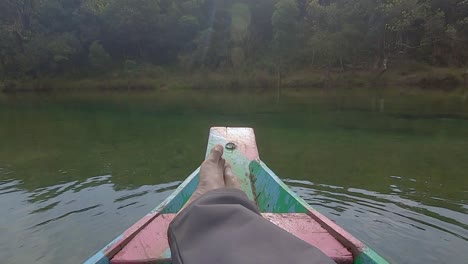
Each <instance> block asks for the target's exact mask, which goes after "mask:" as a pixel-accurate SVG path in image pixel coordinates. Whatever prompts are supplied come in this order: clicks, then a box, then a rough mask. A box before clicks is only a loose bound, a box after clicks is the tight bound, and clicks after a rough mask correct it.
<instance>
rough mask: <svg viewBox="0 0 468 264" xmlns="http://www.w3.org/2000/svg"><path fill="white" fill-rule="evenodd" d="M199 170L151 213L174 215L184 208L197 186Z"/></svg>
mask: <svg viewBox="0 0 468 264" xmlns="http://www.w3.org/2000/svg"><path fill="white" fill-rule="evenodd" d="M199 172H200V168H198V169H196V170H195V171H194V172H193V173H192V174H190V176H188V177H187V179H186V180H185V181H184V182H182V183H181V184H180V185H179V187H177V189H176V190H175V191H174V192H173V193H172V194H171V195H170V196H169V197H167V198H166V200H164V202H162V203H161V204H160V205H159V206H158V207H156V208H155V209H154V210H153V212H155V211H161V213H162V214H175V213H177V212H179V210H180V209H181V208H182V207H183V206H184V204H185V203H186V202H187V201H188V199H189V198H190V196H192V193H193V192H194V191H195V189H196V188H197V185H198V177H199V175H198V174H199Z"/></svg>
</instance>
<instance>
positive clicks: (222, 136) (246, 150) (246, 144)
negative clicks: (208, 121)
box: [206, 127, 258, 200]
mask: <svg viewBox="0 0 468 264" xmlns="http://www.w3.org/2000/svg"><path fill="white" fill-rule="evenodd" d="M228 143H231V144H234V146H235V148H234V149H229V148H226V144H228ZM216 144H221V145H222V146H224V147H225V148H224V154H223V158H224V159H225V160H227V161H228V162H229V163H230V164H231V165H232V171H233V173H234V175H236V176H237V177H238V178H239V180H240V183H241V188H242V190H243V191H244V192H245V193H246V194H247V197H249V198H250V199H251V200H254V193H253V190H252V182H251V179H250V170H249V164H250V161H252V160H255V159H258V150H257V143H256V141H255V133H254V130H253V129H252V128H242V127H212V128H211V129H210V137H209V139H208V147H207V149H206V155H208V154H209V152H210V150H211V148H212V147H214V146H215V145H216Z"/></svg>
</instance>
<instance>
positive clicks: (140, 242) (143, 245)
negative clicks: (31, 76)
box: [110, 214, 176, 264]
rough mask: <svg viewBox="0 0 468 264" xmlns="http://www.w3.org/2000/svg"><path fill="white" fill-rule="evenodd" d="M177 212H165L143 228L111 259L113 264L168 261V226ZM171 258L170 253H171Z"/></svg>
mask: <svg viewBox="0 0 468 264" xmlns="http://www.w3.org/2000/svg"><path fill="white" fill-rule="evenodd" d="M175 216H176V214H163V215H160V216H158V217H156V218H155V219H154V220H153V221H152V222H151V223H150V224H148V225H147V226H146V227H145V228H144V229H143V230H141V231H140V232H139V233H138V234H137V235H136V236H135V237H134V238H133V239H132V241H130V242H129V243H128V244H127V245H126V246H125V247H124V248H122V250H120V251H119V252H118V253H117V254H116V255H115V256H114V257H113V258H112V259H111V261H110V263H111V264H129V263H143V262H152V263H161V262H165V261H168V260H169V259H168V257H167V254H166V256H165V253H166V251H167V249H168V247H169V244H168V242H167V228H168V227H169V224H170V223H171V221H172V220H173V219H174V218H175ZM169 258H170V255H169Z"/></svg>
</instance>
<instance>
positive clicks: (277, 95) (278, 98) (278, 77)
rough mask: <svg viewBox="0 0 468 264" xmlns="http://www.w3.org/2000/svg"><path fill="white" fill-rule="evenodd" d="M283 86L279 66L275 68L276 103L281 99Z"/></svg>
mask: <svg viewBox="0 0 468 264" xmlns="http://www.w3.org/2000/svg"><path fill="white" fill-rule="evenodd" d="M282 86H283V76H282V72H281V66H279V67H278V68H277V91H276V103H277V104H279V103H280V101H281V93H282V91H281V90H282V88H283V87H282Z"/></svg>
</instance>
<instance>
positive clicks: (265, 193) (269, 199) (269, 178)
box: [249, 161, 308, 213]
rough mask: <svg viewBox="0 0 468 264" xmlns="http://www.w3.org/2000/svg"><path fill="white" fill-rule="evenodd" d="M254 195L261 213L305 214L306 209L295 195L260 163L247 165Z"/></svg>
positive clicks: (305, 204)
mask: <svg viewBox="0 0 468 264" xmlns="http://www.w3.org/2000/svg"><path fill="white" fill-rule="evenodd" d="M249 169H250V173H251V174H252V180H253V185H254V189H255V194H256V197H255V198H256V202H257V205H258V208H259V210H260V211H261V212H268V213H305V212H306V211H307V210H306V208H307V207H308V205H307V203H306V202H305V201H304V200H302V198H300V197H299V196H298V195H297V194H296V193H294V192H293V191H291V189H289V188H288V186H286V184H284V182H283V181H281V180H280V178H278V176H276V174H275V173H274V172H273V171H272V170H270V169H269V168H268V167H267V166H266V165H265V163H263V162H261V161H252V162H251V163H250V165H249Z"/></svg>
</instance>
